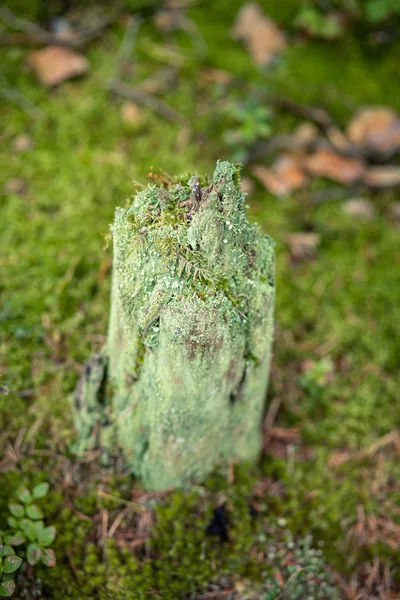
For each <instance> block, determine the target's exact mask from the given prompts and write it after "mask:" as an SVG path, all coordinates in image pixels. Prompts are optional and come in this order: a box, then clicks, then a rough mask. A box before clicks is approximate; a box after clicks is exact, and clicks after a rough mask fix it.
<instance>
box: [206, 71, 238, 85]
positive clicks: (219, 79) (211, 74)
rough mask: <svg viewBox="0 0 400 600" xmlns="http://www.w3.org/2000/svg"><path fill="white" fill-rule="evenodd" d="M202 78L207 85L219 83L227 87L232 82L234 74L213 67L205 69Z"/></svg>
mask: <svg viewBox="0 0 400 600" xmlns="http://www.w3.org/2000/svg"><path fill="white" fill-rule="evenodd" d="M200 76H201V78H202V80H203V81H204V82H205V83H219V84H221V85H227V84H228V83H230V82H231V81H232V73H229V72H228V71H223V70H222V69H214V68H212V67H208V68H207V69H203V70H202V71H201V73H200Z"/></svg>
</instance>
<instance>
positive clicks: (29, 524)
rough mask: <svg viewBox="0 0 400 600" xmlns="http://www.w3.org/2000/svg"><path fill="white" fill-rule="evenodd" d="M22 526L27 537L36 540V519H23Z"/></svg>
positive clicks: (32, 540)
mask: <svg viewBox="0 0 400 600" xmlns="http://www.w3.org/2000/svg"><path fill="white" fill-rule="evenodd" d="M20 527H21V530H22V532H23V533H24V534H25V535H26V537H27V538H28V539H29V540H30V541H31V542H34V541H35V539H36V527H35V523H34V521H31V519H21V525H20Z"/></svg>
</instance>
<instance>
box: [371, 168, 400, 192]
mask: <svg viewBox="0 0 400 600" xmlns="http://www.w3.org/2000/svg"><path fill="white" fill-rule="evenodd" d="M363 182H364V183H365V184H366V185H368V186H370V187H374V188H375V187H376V188H388V187H394V186H396V185H400V167H395V166H392V165H387V166H383V167H370V168H369V169H368V170H367V171H366V173H365V175H364V178H363Z"/></svg>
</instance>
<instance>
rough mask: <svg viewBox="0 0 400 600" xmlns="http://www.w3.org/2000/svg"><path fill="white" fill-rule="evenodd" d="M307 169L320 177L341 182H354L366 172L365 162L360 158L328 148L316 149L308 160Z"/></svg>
mask: <svg viewBox="0 0 400 600" xmlns="http://www.w3.org/2000/svg"><path fill="white" fill-rule="evenodd" d="M306 167H307V170H308V171H309V172H310V173H311V174H312V175H316V176H319V177H328V178H329V179H333V180H335V181H339V182H340V183H354V182H355V181H358V180H359V179H361V177H362V176H363V174H364V172H365V166H364V163H363V162H362V161H361V160H359V159H358V158H352V157H350V156H342V155H341V154H336V152H333V150H329V149H328V148H320V149H318V150H316V152H314V153H313V154H311V156H309V157H308V158H307V160H306Z"/></svg>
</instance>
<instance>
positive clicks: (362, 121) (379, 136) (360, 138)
mask: <svg viewBox="0 0 400 600" xmlns="http://www.w3.org/2000/svg"><path fill="white" fill-rule="evenodd" d="M347 137H348V138H349V140H350V141H351V142H352V143H353V144H355V145H356V146H359V147H363V148H365V149H366V150H369V151H373V152H375V153H380V154H391V153H393V152H395V151H396V150H397V149H398V148H400V117H399V115H398V114H397V113H396V112H395V111H394V110H393V109H391V108H389V107H385V106H376V107H363V108H360V109H359V110H358V111H357V112H356V114H355V115H354V117H353V119H352V120H351V121H350V123H349V125H348V127H347Z"/></svg>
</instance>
